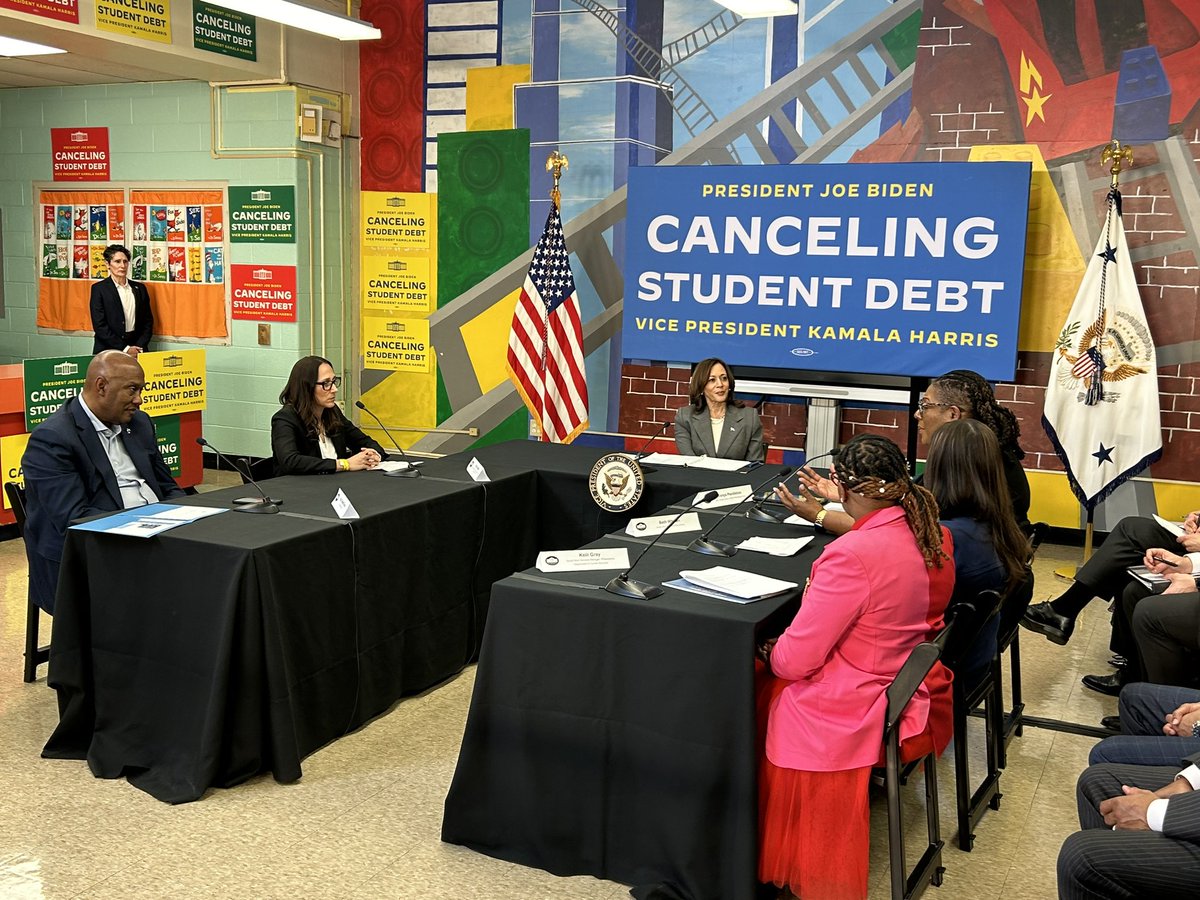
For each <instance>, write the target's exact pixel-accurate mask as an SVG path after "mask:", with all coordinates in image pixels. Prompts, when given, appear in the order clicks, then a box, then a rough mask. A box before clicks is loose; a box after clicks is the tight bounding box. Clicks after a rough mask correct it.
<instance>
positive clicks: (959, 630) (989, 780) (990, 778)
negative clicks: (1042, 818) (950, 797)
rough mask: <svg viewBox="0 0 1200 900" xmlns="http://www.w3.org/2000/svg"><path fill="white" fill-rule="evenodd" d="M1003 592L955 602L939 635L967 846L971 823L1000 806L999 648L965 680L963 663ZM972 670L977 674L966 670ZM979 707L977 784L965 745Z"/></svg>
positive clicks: (963, 845) (961, 830) (962, 842)
mask: <svg viewBox="0 0 1200 900" xmlns="http://www.w3.org/2000/svg"><path fill="white" fill-rule="evenodd" d="M1003 602H1004V597H1003V596H1002V595H1001V594H1000V593H999V592H997V591H981V592H980V593H979V595H978V596H977V597H973V598H971V599H970V600H966V601H963V602H959V603H956V604H955V605H954V606H953V608H952V609H951V610H950V611H949V615H950V626H949V627H947V628H946V630H945V631H943V632H942V633H941V634H939V635H938V638H937V643H939V644H940V645H941V647H942V663H943V665H945V666H946V667H947V668H948V669H949V670H950V671H951V672H953V673H954V686H953V694H954V788H955V795H956V798H955V799H956V806H957V811H958V846H959V848H960V849H961V850H964V851H966V852H968V853H969V852H970V851H971V847H972V845H973V844H974V841H975V834H974V830H975V826H976V825H978V824H979V820H980V819H982V818H983V814H984V813H985V812H986V811H987V809H988V807H989V806H990V807H991V808H992V809H999V808H1000V797H1001V796H1002V795H1001V793H1000V765H999V760H1000V750H999V748H1000V745H1001V744H1002V743H1003V740H1002V737H1001V735H1002V734H1003V731H1004V712H1003V697H1002V696H1001V685H1000V680H999V676H1000V667H999V662H998V658H999V652H998V651H997V650H993V651H992V653H991V654H989V657H988V664H987V666H986V667H985V668H984V669H983V670H982V672H981V673H979V674H978V675H977V677H976V681H975V683H974V684H970V683H968V681H967V678H966V675H967V674H968V673H967V672H966V671H965V667H964V665H963V662H964V661H965V660H966V659H968V658H970V656H971V655H972V654H971V651H972V649H973V648H974V646H975V643H976V641H977V640H978V639H979V635H980V633H981V632H982V631H983V629H984V627H985V626H986V625H987V624H988V622H990V621H991V620H992V619H993V618H994V617H996V616H998V615H999V614H1000V608H1001V605H1002V604H1003ZM970 674H972V675H975V674H976V673H970ZM980 706H982V707H983V720H984V729H985V735H986V736H985V744H986V747H985V749H986V754H987V772H986V773H985V774H984V777H983V780H982V781H981V782H980V784H979V786H978V787H977V788H973V787H972V785H971V767H970V758H969V757H970V753H969V747H968V744H967V719H968V717H969V716H970V715H971V712H972V710H975V709H977V708H978V707H980Z"/></svg>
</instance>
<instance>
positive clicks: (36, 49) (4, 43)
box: [0, 37, 67, 56]
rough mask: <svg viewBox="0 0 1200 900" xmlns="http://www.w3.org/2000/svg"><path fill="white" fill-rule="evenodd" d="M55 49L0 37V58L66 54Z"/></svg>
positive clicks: (64, 51)
mask: <svg viewBox="0 0 1200 900" xmlns="http://www.w3.org/2000/svg"><path fill="white" fill-rule="evenodd" d="M66 52H67V51H66V50H60V49H58V48H57V47H47V46H46V45H45V44H35V43H33V42H32V41H18V40H17V39H16V38H10V37H0V56H45V55H46V54H48V53H66Z"/></svg>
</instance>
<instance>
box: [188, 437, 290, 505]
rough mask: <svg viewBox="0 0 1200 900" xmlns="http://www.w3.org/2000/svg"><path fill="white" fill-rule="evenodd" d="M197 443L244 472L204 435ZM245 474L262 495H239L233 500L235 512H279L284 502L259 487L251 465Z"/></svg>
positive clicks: (234, 468) (233, 467) (239, 471)
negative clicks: (251, 470) (251, 471)
mask: <svg viewBox="0 0 1200 900" xmlns="http://www.w3.org/2000/svg"><path fill="white" fill-rule="evenodd" d="M196 443H197V444H199V445H200V446H201V447H208V448H209V449H210V450H212V451H213V453H215V454H217V458H218V459H223V460H225V462H226V463H228V464H229V467H230V468H231V469H233V471H235V472H237V473H238V474H239V475H241V474H243V472H242V470H241V469H239V468H238V467H237V465H236V464H235V463H234V462H232V461H231V460H230V459H229V457H227V456H226V455H225V454H224V453H222V452H221V451H220V450H218V449H217V448H216V447H214V446H213V445H212V444H210V443H209V442H208V441H206V440H205V439H204V438H202V437H198V438H196ZM244 474H245V477H246V480H247V481H249V482H250V483H251V484H252V485H254V489H255V490H256V491H258V493H259V494H260V495H261V497H238V498H237V499H236V500H234V501H233V510H234V512H244V513H259V514H260V515H261V514H268V515H273V514H274V513H277V512H279V507H280V505H281V504H282V503H283V501H282V500H274V499H272V498H270V497H268V496H267V494H266V491H264V490H263V489H262V488H261V487H259V485H258V482H257V481H255V480H254V478H253V477H252V476H251V475H250V467H249V466H246V471H245V473H244Z"/></svg>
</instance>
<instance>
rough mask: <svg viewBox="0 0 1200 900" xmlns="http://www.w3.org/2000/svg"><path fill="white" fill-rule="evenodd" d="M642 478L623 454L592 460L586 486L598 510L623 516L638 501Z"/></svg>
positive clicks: (635, 463) (643, 483)
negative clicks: (589, 488)
mask: <svg viewBox="0 0 1200 900" xmlns="http://www.w3.org/2000/svg"><path fill="white" fill-rule="evenodd" d="M645 482H646V476H645V475H643V474H642V467H641V466H639V465H638V464H637V461H636V460H635V459H634V458H633V457H632V456H629V455H628V454H625V453H610V454H608V455H607V456H602V457H600V459H598V460H596V465H594V466H592V474H591V477H589V478H588V485H589V486H590V487H591V490H592V499H593V500H595V501H596V505H597V506H599V507H600V508H601V509H606V510H608V511H609V512H624V511H625V510H627V509H630V508H632V507H633V505H634V504H635V503H637V502H638V500H640V499H641V498H642V489H643V488H644V487H645Z"/></svg>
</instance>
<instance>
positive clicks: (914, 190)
mask: <svg viewBox="0 0 1200 900" xmlns="http://www.w3.org/2000/svg"><path fill="white" fill-rule="evenodd" d="M1029 178H1030V166H1029V164H1028V163H1017V162H961V163H959V162H953V163H894V164H893V163H887V164H882V163H857V164H855V163H850V164H844V165H832V164H831V165H797V166H677V167H675V166H666V167H659V166H654V167H645V168H637V169H631V170H630V173H629V204H628V219H627V222H628V230H627V237H626V248H627V249H626V264H625V304H624V338H623V339H624V345H623V352H622V355H623V356H624V357H625V358H626V359H650V360H673V361H696V360H699V359H702V358H704V357H707V356H720V357H722V358H723V359H725V360H726V361H728V362H729V363H731V364H734V365H737V364H742V365H753V366H758V367H766V368H780V369H807V370H814V371H826V372H864V373H881V374H889V375H913V376H917V375H928V376H933V375H940V374H942V373H943V372H946V371H948V370H950V369H960V368H961V369H974V370H975V371H977V372H979V373H980V374H982V375H983V376H984V377H986V378H990V379H1011V378H1012V377H1013V375H1014V367H1015V364H1016V355H1017V323H1018V319H1019V317H1020V312H1021V309H1020V302H1021V275H1022V270H1023V268H1024V258H1025V220H1026V217H1027V213H1028V205H1029Z"/></svg>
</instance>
